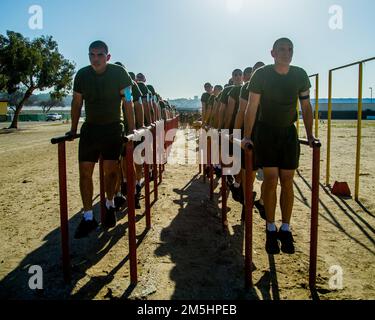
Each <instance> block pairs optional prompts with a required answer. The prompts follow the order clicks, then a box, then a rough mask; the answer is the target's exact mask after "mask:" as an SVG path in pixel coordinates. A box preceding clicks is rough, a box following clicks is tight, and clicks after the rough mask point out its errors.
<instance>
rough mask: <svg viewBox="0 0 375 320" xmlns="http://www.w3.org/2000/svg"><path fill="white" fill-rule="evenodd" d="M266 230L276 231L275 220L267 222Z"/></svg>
mask: <svg viewBox="0 0 375 320" xmlns="http://www.w3.org/2000/svg"><path fill="white" fill-rule="evenodd" d="M267 230H268V231H276V230H277V229H276V225H275V222H267Z"/></svg>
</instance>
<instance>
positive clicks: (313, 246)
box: [309, 144, 320, 289]
mask: <svg viewBox="0 0 375 320" xmlns="http://www.w3.org/2000/svg"><path fill="white" fill-rule="evenodd" d="M312 166H313V169H312V188H311V231H310V271H309V286H310V288H311V289H313V288H315V284H316V264H317V250H318V217H319V179H320V145H318V144H317V145H314V147H313V164H312Z"/></svg>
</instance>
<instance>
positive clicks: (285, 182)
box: [280, 177, 293, 188]
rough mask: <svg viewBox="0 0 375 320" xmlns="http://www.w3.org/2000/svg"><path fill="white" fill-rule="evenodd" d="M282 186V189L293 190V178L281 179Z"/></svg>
mask: <svg viewBox="0 0 375 320" xmlns="http://www.w3.org/2000/svg"><path fill="white" fill-rule="evenodd" d="M280 184H281V187H282V188H292V187H293V177H280Z"/></svg>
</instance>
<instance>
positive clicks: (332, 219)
mask: <svg viewBox="0 0 375 320" xmlns="http://www.w3.org/2000/svg"><path fill="white" fill-rule="evenodd" d="M297 173H298V175H299V177H300V178H301V180H302V181H303V182H304V183H305V185H306V186H307V187H308V188H309V189H310V190H311V185H310V184H309V182H308V181H307V180H306V179H305V178H304V177H303V176H302V175H301V174H300V173H299V172H297ZM320 187H321V188H322V189H323V191H324V192H325V193H326V194H327V195H329V196H330V197H331V198H332V195H330V194H329V192H328V191H327V189H326V187H325V186H324V185H323V184H322V183H320ZM333 200H334V202H335V203H336V205H337V206H338V208H339V209H340V210H341V211H342V212H343V213H344V214H345V215H347V216H348V217H349V218H350V219H351V220H352V221H353V217H351V216H350V215H348V213H347V210H345V209H344V208H343V207H342V206H341V205H340V204H339V202H338V201H337V200H336V199H334V198H333ZM319 204H320V205H321V206H322V207H323V209H324V211H325V212H326V213H327V215H328V216H329V218H328V217H326V216H325V215H323V214H321V213H319V216H320V217H322V218H323V219H324V220H326V221H327V222H329V223H331V224H332V225H334V226H335V227H336V228H337V229H339V230H340V231H341V232H343V233H344V234H345V235H346V236H347V237H349V238H350V239H352V240H353V241H355V242H356V243H358V244H359V245H360V246H362V247H363V248H365V249H366V250H367V251H369V252H370V253H372V254H373V255H375V252H374V251H373V250H372V249H371V248H369V247H368V246H366V244H364V243H362V242H361V241H359V240H358V239H356V238H355V237H353V236H352V235H351V234H350V233H349V232H348V231H346V230H345V229H344V227H343V226H342V225H341V224H340V222H339V221H338V220H337V219H336V217H335V215H334V214H333V213H332V212H331V211H330V210H329V208H328V206H327V205H326V204H325V203H324V202H323V201H322V199H321V198H319ZM355 224H356V225H357V226H358V223H357V222H355ZM359 228H360V229H361V230H362V231H363V228H362V227H361V226H360V225H359ZM365 232H366V231H365ZM366 233H367V232H366ZM370 238H371V239H372V237H370ZM370 241H371V240H370ZM372 242H373V239H372Z"/></svg>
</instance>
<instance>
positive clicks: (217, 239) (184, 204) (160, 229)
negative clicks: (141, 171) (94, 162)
mask: <svg viewBox="0 0 375 320" xmlns="http://www.w3.org/2000/svg"><path fill="white" fill-rule="evenodd" d="M333 124H334V126H333V133H332V134H333V147H332V148H333V149H332V169H331V181H332V182H333V181H335V180H339V181H347V182H348V183H349V186H350V188H351V190H352V193H354V171H355V165H354V163H355V137H356V129H355V122H350V121H346V122H344V121H336V122H334V123H333ZM20 126H21V130H19V131H18V132H12V133H8V134H0V159H1V161H0V298H1V299H121V298H122V299H148V300H153V299H250V300H251V299H264V300H269V299H271V300H278V299H282V300H284V299H322V300H326V299H374V298H375V287H374V286H375V285H374V283H373V279H374V277H375V256H374V254H375V246H374V244H375V241H374V233H375V199H374V198H373V197H374V194H375V183H374V182H375V180H374V177H375V164H374V159H375V143H374V142H375V123H374V122H366V121H365V122H364V123H363V132H362V134H363V140H362V158H361V162H362V166H361V180H360V182H361V184H360V203H357V202H355V201H354V200H353V199H340V198H338V197H336V196H333V195H332V194H331V192H330V190H329V188H328V187H326V186H325V185H324V181H325V159H326V148H325V135H326V124H324V123H321V130H320V131H321V139H322V142H323V147H322V161H321V187H320V207H319V247H318V265H317V270H318V276H317V290H316V291H310V290H309V288H308V270H309V234H310V231H309V227H310V195H311V193H310V192H311V191H310V189H309V187H310V183H311V170H310V168H311V152H310V150H309V149H307V148H306V147H303V154H302V158H301V168H300V170H299V172H300V175H296V178H295V206H294V213H293V220H292V229H293V232H294V235H295V241H296V243H295V245H296V253H295V254H294V255H286V254H280V255H275V256H268V255H267V254H266V252H265V250H264V241H265V234H264V221H263V220H262V219H261V218H260V216H259V213H258V212H257V211H256V210H255V211H254V245H253V251H254V252H253V259H254V261H253V262H254V272H253V279H254V288H253V289H252V290H249V291H246V290H245V289H244V283H243V279H244V256H243V251H244V248H243V247H244V246H243V242H244V231H243V229H244V228H243V225H242V224H241V221H240V214H241V206H240V205H239V204H238V203H236V202H234V201H233V200H232V197H231V196H229V198H228V208H229V212H228V219H229V224H230V233H229V234H225V233H223V231H222V228H221V220H220V214H221V209H220V208H221V197H220V195H219V186H218V183H217V181H216V182H215V187H216V188H215V197H214V201H210V200H209V193H208V192H209V185H208V183H203V179H202V177H200V176H199V175H197V173H198V167H197V166H196V165H187V164H179V165H177V164H176V165H172V164H168V165H167V166H166V171H165V174H164V177H163V182H162V183H161V185H160V186H159V188H160V189H159V201H157V202H156V203H155V204H154V205H153V207H152V228H151V230H149V231H148V232H147V233H146V232H145V218H144V215H143V210H142V209H141V210H137V212H136V217H137V239H138V272H139V274H138V277H139V283H138V285H137V286H136V287H132V286H130V277H129V260H128V222H127V215H126V210H125V211H124V212H121V213H119V214H118V224H117V226H116V227H115V228H113V229H111V230H109V231H108V232H104V231H103V230H102V229H100V228H99V229H98V230H97V231H95V232H93V233H92V234H91V235H90V237H88V238H87V239H83V240H79V241H77V240H73V238H72V236H73V232H74V230H75V228H76V226H77V224H78V222H79V220H80V214H79V212H80V210H81V200H80V195H79V192H78V163H77V147H78V144H77V142H71V143H68V145H67V164H68V201H69V228H70V245H71V258H72V264H73V279H72V282H71V284H69V285H65V284H64V283H63V280H62V273H61V249H60V220H59V196H58V179H57V147H56V146H54V145H51V144H50V138H52V137H54V136H59V135H61V134H63V133H65V132H66V131H67V130H68V128H69V125H68V124H57V123H56V124H38V123H31V124H25V123H21V124H20ZM301 132H302V129H301ZM183 138H184V133H183V132H179V134H178V139H177V141H176V143H175V144H174V151H176V150H179V149H181V148H184V147H185V140H184V139H183ZM190 139H192V138H190ZM95 179H96V180H95V181H96V182H98V171H97V170H96V171H95ZM255 187H256V190H257V191H258V194H259V183H257V184H256V186H255ZM95 193H96V194H97V193H98V183H96V184H95ZM97 201H98V200H97V199H96V200H95V203H97ZM143 207H144V206H143ZM95 214H96V216H97V217H98V219H99V210H98V205H96V211H95ZM277 218H278V221H277V223H278V224H279V223H280V211H279V209H277ZM31 265H40V266H41V267H42V269H43V276H44V282H43V285H44V289H43V290H41V291H33V290H31V289H29V287H28V280H29V277H30V276H31V275H30V274H29V273H28V270H29V267H30V266H31ZM335 265H336V266H340V267H341V268H342V272H343V274H342V280H343V281H342V285H343V288H342V289H340V288H334V287H332V285H330V278H331V277H332V276H333V274H331V273H330V272H329V270H330V267H331V266H335Z"/></svg>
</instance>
